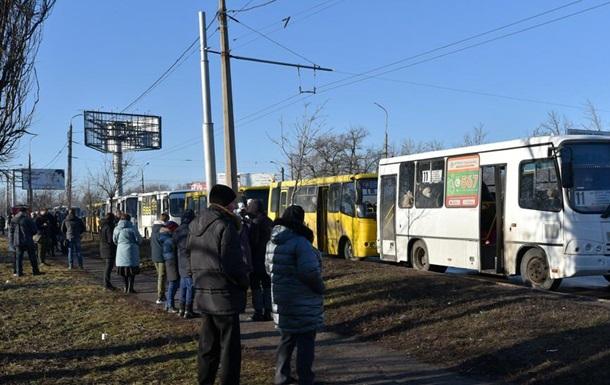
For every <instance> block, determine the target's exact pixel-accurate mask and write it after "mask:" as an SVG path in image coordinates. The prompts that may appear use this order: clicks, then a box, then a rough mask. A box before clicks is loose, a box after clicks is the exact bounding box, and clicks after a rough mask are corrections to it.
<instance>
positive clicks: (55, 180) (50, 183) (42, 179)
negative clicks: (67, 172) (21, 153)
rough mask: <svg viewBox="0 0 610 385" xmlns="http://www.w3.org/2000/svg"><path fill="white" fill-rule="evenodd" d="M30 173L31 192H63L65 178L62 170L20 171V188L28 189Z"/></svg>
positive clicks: (37, 169)
mask: <svg viewBox="0 0 610 385" xmlns="http://www.w3.org/2000/svg"><path fill="white" fill-rule="evenodd" d="M30 172H31V173H32V190H65V188H66V178H65V176H64V170H62V169H43V168H33V169H31V170H29V169H27V168H24V169H21V188H22V189H24V190H27V189H28V186H29V184H30Z"/></svg>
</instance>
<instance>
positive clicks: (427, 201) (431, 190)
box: [415, 159, 445, 208]
mask: <svg viewBox="0 0 610 385" xmlns="http://www.w3.org/2000/svg"><path fill="white" fill-rule="evenodd" d="M444 169H445V160H444V159H436V160H426V161H420V162H417V190H416V191H415V206H416V207H418V208H439V207H443V198H444V196H443V192H444V185H445V183H444V180H445V179H444V175H443V171H444Z"/></svg>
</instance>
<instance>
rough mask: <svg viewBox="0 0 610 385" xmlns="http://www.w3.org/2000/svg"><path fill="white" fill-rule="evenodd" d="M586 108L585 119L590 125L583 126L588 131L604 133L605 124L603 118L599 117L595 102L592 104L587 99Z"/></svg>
mask: <svg viewBox="0 0 610 385" xmlns="http://www.w3.org/2000/svg"><path fill="white" fill-rule="evenodd" d="M586 108H587V110H586V111H585V118H586V120H587V121H588V124H583V125H582V126H583V127H584V128H585V129H588V130H593V131H603V130H604V123H603V122H602V118H601V116H599V113H598V112H597V108H596V107H595V105H594V104H593V102H591V100H589V99H587V103H586Z"/></svg>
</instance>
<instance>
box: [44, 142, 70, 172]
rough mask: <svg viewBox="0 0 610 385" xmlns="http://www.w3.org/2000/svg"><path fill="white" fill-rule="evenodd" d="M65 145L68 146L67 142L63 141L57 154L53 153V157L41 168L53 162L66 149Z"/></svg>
mask: <svg viewBox="0 0 610 385" xmlns="http://www.w3.org/2000/svg"><path fill="white" fill-rule="evenodd" d="M67 146H68V142H66V143H64V145H63V147H62V148H61V149H60V150H59V151H58V152H57V154H55V156H54V157H53V159H51V160H50V161H49V162H48V163H47V164H45V165H44V167H43V168H47V167H49V166H50V165H52V164H53V163H55V161H56V160H57V158H59V156H60V155H61V153H62V152H64V150H65V149H66V147H67Z"/></svg>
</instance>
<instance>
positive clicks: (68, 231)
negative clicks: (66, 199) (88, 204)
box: [61, 209, 85, 269]
mask: <svg viewBox="0 0 610 385" xmlns="http://www.w3.org/2000/svg"><path fill="white" fill-rule="evenodd" d="M61 232H62V233H63V234H64V237H65V238H66V241H68V269H72V267H73V263H74V257H75V256H76V260H77V261H78V267H79V268H81V269H82V268H83V256H82V254H81V248H80V237H81V235H82V233H84V232H85V224H84V223H83V221H82V219H80V218H79V217H77V216H76V213H75V212H74V209H70V210H69V211H68V216H67V217H66V219H64V221H63V223H62V224H61Z"/></svg>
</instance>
